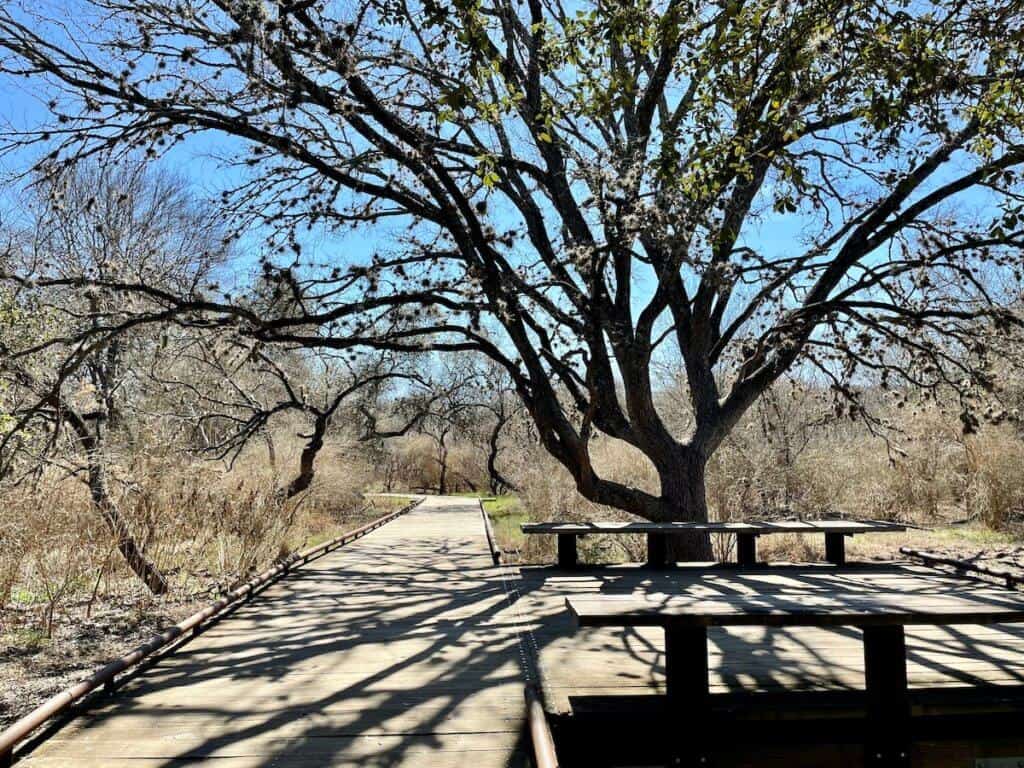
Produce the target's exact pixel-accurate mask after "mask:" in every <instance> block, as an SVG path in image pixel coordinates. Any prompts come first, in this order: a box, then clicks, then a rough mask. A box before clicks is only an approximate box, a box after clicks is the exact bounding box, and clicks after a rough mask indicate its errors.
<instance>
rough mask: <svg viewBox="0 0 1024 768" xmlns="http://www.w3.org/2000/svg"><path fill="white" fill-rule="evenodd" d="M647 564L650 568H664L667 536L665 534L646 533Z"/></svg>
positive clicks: (666, 553) (666, 562) (666, 557)
mask: <svg viewBox="0 0 1024 768" xmlns="http://www.w3.org/2000/svg"><path fill="white" fill-rule="evenodd" d="M647 565H649V566H650V567H651V568H664V567H665V566H666V565H668V538H667V537H666V536H665V534H663V533H648V534H647Z"/></svg>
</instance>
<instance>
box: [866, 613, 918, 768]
mask: <svg viewBox="0 0 1024 768" xmlns="http://www.w3.org/2000/svg"><path fill="white" fill-rule="evenodd" d="M864 682H865V684H866V688H867V725H868V733H867V738H866V739H865V745H864V764H865V765H866V766H886V768H903V767H904V766H909V765H910V739H909V738H908V733H909V725H910V701H909V699H908V698H907V644H906V638H905V636H904V632H903V627H902V626H900V625H895V626H882V627H864Z"/></svg>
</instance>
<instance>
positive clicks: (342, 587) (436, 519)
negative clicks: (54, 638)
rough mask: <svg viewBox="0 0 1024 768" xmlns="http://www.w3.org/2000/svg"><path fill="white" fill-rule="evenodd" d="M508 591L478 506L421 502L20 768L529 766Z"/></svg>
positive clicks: (268, 597)
mask: <svg viewBox="0 0 1024 768" xmlns="http://www.w3.org/2000/svg"><path fill="white" fill-rule="evenodd" d="M504 580H505V572H504V570H503V569H501V568H498V567H495V566H494V563H493V560H492V558H491V556H490V552H489V550H488V547H487V543H486V536H485V531H484V528H483V524H482V521H481V518H480V511H479V507H478V505H477V503H476V501H475V500H466V499H461V500H460V499H437V498H432V499H428V500H427V501H425V502H424V503H423V504H422V505H421V506H420V507H419V508H418V509H417V510H416V511H414V512H413V513H411V514H409V515H407V516H405V517H403V518H401V519H400V520H398V521H396V522H395V523H394V524H391V525H387V526H384V527H382V528H380V529H378V530H376V531H374V532H373V533H371V534H369V535H368V536H366V537H365V538H363V539H360V540H359V541H358V542H355V543H353V544H352V545H351V546H350V547H348V548H344V549H341V550H338V551H336V552H334V553H332V554H330V555H328V556H327V557H325V558H324V559H323V560H321V561H318V562H317V563H316V564H315V567H314V564H310V568H309V571H308V572H306V573H303V574H302V575H301V577H298V578H289V579H287V580H285V581H282V582H280V583H279V584H278V585H276V586H274V587H272V588H271V589H269V590H268V591H267V592H265V593H264V594H263V595H262V596H261V597H260V598H259V599H258V600H257V601H255V602H254V603H252V604H251V605H248V606H246V607H244V608H243V609H241V610H239V611H238V612H237V613H236V614H234V615H233V616H232V617H230V618H228V619H226V620H224V621H223V622H222V623H220V624H218V625H217V626H216V627H213V628H211V629H210V630H209V631H208V632H206V633H204V634H202V635H200V636H199V637H198V638H196V639H195V640H193V641H192V642H191V643H190V644H189V645H187V646H186V647H185V648H183V649H182V650H181V651H180V652H179V653H178V654H176V655H174V656H171V657H168V658H167V659H164V660H162V661H161V663H160V664H158V665H157V666H155V667H153V668H152V669H150V670H148V671H147V672H146V673H145V674H144V675H141V676H139V677H137V678H135V679H133V680H130V681H128V682H127V683H125V684H124V686H123V687H122V688H121V690H120V691H119V693H118V694H117V695H116V696H114V697H111V698H109V699H106V700H105V701H103V702H101V704H100V706H98V707H97V708H96V709H94V710H93V711H91V712H89V713H88V715H87V716H86V717H81V718H78V719H76V720H74V721H72V722H71V723H70V724H69V725H68V726H66V727H65V728H63V729H61V730H60V731H58V732H57V734H56V735H55V736H54V737H53V738H51V739H49V740H47V741H46V742H44V743H43V744H42V745H40V746H39V747H38V749H36V750H35V752H34V753H33V754H32V755H30V756H29V758H28V759H27V760H26V761H25V762H24V763H19V765H21V764H24V765H26V766H29V767H38V768H49V767H50V766H58V765H59V766H62V768H92V766H99V765H102V766H114V767H115V768H116V766H119V765H129V764H130V765H132V766H133V768H142V767H144V766H148V765H154V766H155V765H160V766H167V765H176V764H179V763H191V762H202V761H206V760H209V761H216V763H217V764H218V765H224V766H226V768H248V767H249V766H257V765H258V766H262V767H264V768H265V767H266V766H282V768H288V767H290V766H296V767H297V766H328V765H329V766H348V765H374V766H383V765H386V766H402V767H403V768H405V767H406V766H411V767H412V768H418V767H419V766H423V767H424V768H427V766H429V767H430V768H433V767H434V766H439V767H441V768H444V766H452V767H453V768H454V766H459V765H465V764H472V765H474V766H484V767H485V768H488V767H489V766H494V767H495V768H497V767H498V766H506V765H516V764H525V751H524V750H522V748H521V747H522V745H521V733H522V728H523V724H524V721H525V700H524V697H523V674H522V673H523V670H522V655H523V654H522V650H521V648H520V645H519V634H518V625H517V622H516V620H515V615H514V614H513V613H512V612H511V611H510V609H511V606H510V603H509V601H508V598H507V595H506V587H505V583H504Z"/></svg>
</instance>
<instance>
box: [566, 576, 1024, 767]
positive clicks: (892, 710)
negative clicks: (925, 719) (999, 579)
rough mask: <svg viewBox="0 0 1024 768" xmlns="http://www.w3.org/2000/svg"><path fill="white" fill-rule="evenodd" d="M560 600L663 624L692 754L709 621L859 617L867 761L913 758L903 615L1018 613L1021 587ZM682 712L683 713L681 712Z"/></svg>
mask: <svg viewBox="0 0 1024 768" xmlns="http://www.w3.org/2000/svg"><path fill="white" fill-rule="evenodd" d="M566 605H567V607H568V609H569V611H570V612H571V613H572V615H573V616H574V617H575V619H576V622H577V624H578V626H580V627H650V626H655V627H662V628H663V629H664V631H665V678H666V690H667V698H668V705H669V708H670V712H671V713H672V715H673V717H674V718H675V717H677V716H680V717H685V718H687V720H686V722H688V723H690V724H691V726H692V727H691V728H690V729H688V730H689V732H690V733H691V734H693V735H694V738H695V741H693V743H691V744H690V745H689V747H688V748H687V749H688V752H689V755H688V757H689V759H687V760H685V761H684V762H690V763H693V764H695V765H702V764H706V763H707V761H708V760H709V757H708V755H707V747H708V745H707V744H703V743H701V734H702V733H705V732H706V731H705V729H704V728H703V727H702V725H701V723H702V721H705V720H706V718H707V717H708V715H709V711H710V710H709V702H710V689H709V662H708V636H707V630H708V628H709V627H731V626H765V627H857V628H859V629H861V630H862V631H863V643H864V671H865V688H866V701H865V703H866V714H867V723H868V731H867V734H866V744H865V746H866V752H865V756H866V761H867V764H868V765H879V766H883V765H884V766H905V765H909V754H910V751H909V750H910V744H909V738H908V730H909V729H908V725H909V722H910V704H909V699H908V695H907V659H906V640H905V634H904V627H905V626H908V625H922V624H923V625H939V626H946V625H955V624H1001V623H1013V622H1024V595H1021V594H1019V593H1017V592H1012V591H1010V590H1006V589H1001V588H997V587H993V588H984V589H974V590H971V591H969V593H968V594H965V595H959V594H951V593H942V594H929V595H924V594H913V595H912V594H907V593H903V592H867V593H864V592H860V593H843V594H837V593H826V594H821V593H820V592H811V591H802V590H794V591H792V592H789V593H785V592H778V593H771V594H756V595H739V596H731V595H730V596H716V597H699V596H696V595H686V594H683V595H661V594H649V595H643V596H631V595H596V596H587V597H570V598H567V599H566ZM680 722H681V721H680Z"/></svg>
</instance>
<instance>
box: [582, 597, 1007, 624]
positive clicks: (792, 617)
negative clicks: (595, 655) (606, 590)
mask: <svg viewBox="0 0 1024 768" xmlns="http://www.w3.org/2000/svg"><path fill="white" fill-rule="evenodd" d="M565 602H566V607H567V608H568V610H569V612H570V613H571V614H572V615H573V616H574V617H575V618H576V621H577V623H578V624H579V625H580V626H582V627H616V626H618V627H621V626H666V625H669V624H671V625H673V626H687V625H689V626H703V627H730V626H736V627H740V626H773V627H786V626H791V627H797V626H799V627H834V626H862V627H863V626H885V625H888V626H899V625H917V624H938V625H947V624H1000V623H1015V622H1024V595H1021V594H1018V593H1016V592H1013V591H1010V590H1008V589H1000V588H989V589H985V588H970V587H965V588H964V590H963V594H938V595H921V594H910V595H908V594H906V593H904V592H902V591H898V590H897V591H877V592H870V593H864V592H838V591H837V592H820V591H819V592H815V593H811V594H808V592H805V591H793V592H773V593H766V594H758V595H729V596H724V595H723V596H715V597H707V596H702V595H687V594H683V595H671V594H661V595H659V594H647V595H638V596H632V595H603V596H593V597H571V598H567V599H566V601H565Z"/></svg>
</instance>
